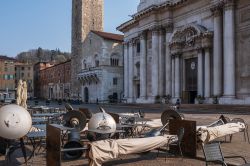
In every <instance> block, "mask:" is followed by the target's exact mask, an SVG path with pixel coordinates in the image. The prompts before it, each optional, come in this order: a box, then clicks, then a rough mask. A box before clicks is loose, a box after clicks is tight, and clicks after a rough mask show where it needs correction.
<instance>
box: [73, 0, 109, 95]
mask: <svg viewBox="0 0 250 166" xmlns="http://www.w3.org/2000/svg"><path fill="white" fill-rule="evenodd" d="M103 1H104V0H72V25H71V55H72V59H71V97H72V96H77V95H78V93H79V90H80V89H79V88H80V85H79V83H78V80H77V73H78V72H79V70H80V69H81V64H79V63H80V62H79V61H81V59H80V58H81V55H82V52H83V51H84V50H82V45H83V42H84V40H85V38H86V36H87V35H88V33H89V32H90V31H91V30H96V31H103V16H104V11H103V6H104V2H103Z"/></svg>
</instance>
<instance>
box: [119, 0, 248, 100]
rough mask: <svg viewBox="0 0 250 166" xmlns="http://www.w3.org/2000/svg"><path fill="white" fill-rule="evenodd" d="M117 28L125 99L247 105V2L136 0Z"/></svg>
mask: <svg viewBox="0 0 250 166" xmlns="http://www.w3.org/2000/svg"><path fill="white" fill-rule="evenodd" d="M117 29H118V30H120V31H122V32H123V33H124V94H125V98H126V99H127V100H128V102H131V103H133V102H136V103H153V102H155V100H156V98H159V97H164V96H166V95H170V96H171V97H172V100H173V102H174V101H175V100H176V99H177V98H179V99H181V100H182V103H194V101H195V98H196V96H198V95H200V96H202V97H205V102H207V103H211V102H212V100H213V97H214V96H218V99H219V103H221V104H250V86H249V85H250V70H249V69H250V57H249V51H250V1H249V0H141V1H140V4H139V5H138V10H137V13H135V14H134V15H133V16H132V19H131V20H129V21H127V22H125V23H123V24H122V25H120V26H119V27H118V28H117Z"/></svg>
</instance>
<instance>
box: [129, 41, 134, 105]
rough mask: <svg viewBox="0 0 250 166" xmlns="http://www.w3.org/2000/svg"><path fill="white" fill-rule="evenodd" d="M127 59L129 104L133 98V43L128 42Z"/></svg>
mask: <svg viewBox="0 0 250 166" xmlns="http://www.w3.org/2000/svg"><path fill="white" fill-rule="evenodd" d="M128 52H129V54H128V55H129V57H128V63H129V69H128V71H129V72H128V74H129V76H128V87H129V102H133V96H134V86H133V77H134V56H133V41H130V42H129V50H128Z"/></svg>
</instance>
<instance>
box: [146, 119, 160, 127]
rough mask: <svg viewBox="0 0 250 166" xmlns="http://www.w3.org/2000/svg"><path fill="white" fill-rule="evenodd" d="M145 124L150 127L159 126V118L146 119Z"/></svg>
mask: <svg viewBox="0 0 250 166" xmlns="http://www.w3.org/2000/svg"><path fill="white" fill-rule="evenodd" d="M146 124H147V126H148V127H150V128H159V127H162V123H161V119H152V120H150V121H147V123H146Z"/></svg>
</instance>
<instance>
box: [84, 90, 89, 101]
mask: <svg viewBox="0 0 250 166" xmlns="http://www.w3.org/2000/svg"><path fill="white" fill-rule="evenodd" d="M84 102H85V103H88V102H89V89H88V88H87V87H85V88H84Z"/></svg>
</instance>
